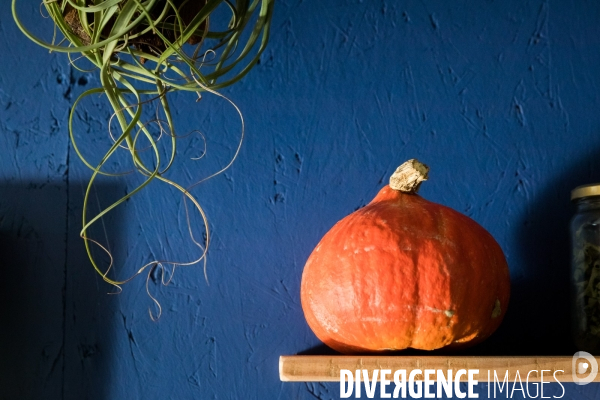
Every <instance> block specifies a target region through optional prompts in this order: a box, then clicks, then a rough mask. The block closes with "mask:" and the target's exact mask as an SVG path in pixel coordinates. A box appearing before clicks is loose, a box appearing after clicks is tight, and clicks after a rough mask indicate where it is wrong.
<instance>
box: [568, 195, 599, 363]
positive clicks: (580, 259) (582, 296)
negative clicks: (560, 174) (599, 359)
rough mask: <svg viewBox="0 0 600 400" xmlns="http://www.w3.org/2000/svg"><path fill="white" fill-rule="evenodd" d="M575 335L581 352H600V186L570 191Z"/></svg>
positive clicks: (573, 324)
mask: <svg viewBox="0 0 600 400" xmlns="http://www.w3.org/2000/svg"><path fill="white" fill-rule="evenodd" d="M571 201H573V202H574V204H575V207H576V211H575V215H574V216H573V218H572V219H571V226H570V230H571V245H572V258H571V306H572V332H573V339H574V341H575V346H576V347H577V349H578V350H583V351H587V352H588V353H592V354H598V353H600V184H594V185H586V186H579V187H577V188H575V189H574V190H573V191H572V192H571Z"/></svg>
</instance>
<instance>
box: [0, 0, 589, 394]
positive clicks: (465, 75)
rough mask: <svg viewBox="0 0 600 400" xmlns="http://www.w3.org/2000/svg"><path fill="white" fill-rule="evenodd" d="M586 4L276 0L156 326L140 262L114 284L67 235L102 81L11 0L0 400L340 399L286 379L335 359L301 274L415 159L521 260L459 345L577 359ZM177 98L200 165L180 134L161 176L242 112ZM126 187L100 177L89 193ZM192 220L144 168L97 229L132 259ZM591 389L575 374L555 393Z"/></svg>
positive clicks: (186, 169)
mask: <svg viewBox="0 0 600 400" xmlns="http://www.w3.org/2000/svg"><path fill="white" fill-rule="evenodd" d="M21 3H23V4H21V7H20V10H21V14H22V19H23V21H24V22H25V23H26V24H27V25H28V26H30V27H32V29H34V30H36V31H37V32H40V33H43V32H45V33H47V34H50V33H51V31H50V30H43V29H42V27H43V24H42V23H40V21H44V20H42V19H41V17H40V15H39V8H38V6H39V2H37V1H28V0H22V1H21ZM444 3H446V5H444ZM599 21H600V3H598V2H595V1H574V2H570V1H557V0H553V1H540V0H535V1H490V0H487V1H454V2H434V1H402V2H400V1H358V0H357V1H327V2H321V1H315V0H313V1H291V0H278V2H277V4H276V10H275V14H274V20H273V30H272V36H271V42H270V45H269V47H268V49H267V51H266V52H265V53H264V55H263V57H262V59H261V63H260V65H259V66H258V67H257V68H255V69H254V70H253V71H252V72H251V73H250V75H249V76H247V77H246V79H245V80H244V81H242V82H240V83H239V84H237V85H236V86H234V87H231V88H229V89H227V90H225V91H224V92H223V93H224V94H226V95H227V96H229V97H230V98H231V99H232V100H234V101H235V103H236V104H237V105H238V106H239V107H240V108H241V110H242V112H243V113H244V117H245V121H246V127H247V131H246V138H245V142H244V144H243V148H242V150H241V153H240V156H239V158H238V159H237V161H236V162H235V164H234V165H233V167H232V168H231V169H230V170H229V171H228V172H226V173H225V174H223V175H221V176H219V177H217V178H215V179H213V180H210V181H208V182H206V183H204V184H202V185H200V186H198V187H197V188H195V189H194V193H195V194H196V195H197V196H198V198H199V199H200V202H201V203H202V205H203V206H204V207H205V209H206V212H207V213H208V217H209V220H210V224H211V228H212V232H213V241H212V244H211V248H210V252H209V257H208V264H207V274H208V278H209V283H208V284H207V282H206V281H205V279H204V274H203V271H202V266H196V267H191V268H181V269H179V270H178V271H177V273H176V275H175V278H174V280H173V282H172V283H171V284H170V285H169V286H167V287H162V286H161V285H160V284H157V283H156V282H158V281H157V280H156V279H151V280H150V290H151V291H152V293H154V294H155V295H156V296H157V297H158V298H159V300H160V303H161V305H162V306H163V315H162V317H161V319H160V320H159V321H158V322H153V321H152V320H151V319H150V318H149V316H148V309H149V307H150V308H152V307H153V304H152V302H151V300H150V299H149V298H148V296H147V295H146V291H145V290H146V289H145V281H144V278H143V277H141V278H140V279H137V280H135V281H133V282H132V283H130V284H129V285H126V286H125V287H124V292H123V293H121V294H118V295H107V293H108V292H110V291H112V290H113V289H112V288H111V287H110V286H108V285H106V284H105V283H104V282H103V281H102V280H101V279H100V278H99V277H98V276H97V275H96V274H95V273H94V272H93V270H92V268H91V266H90V265H89V262H88V261H87V259H86V256H85V254H84V252H83V249H82V243H81V241H80V239H79V238H78V234H79V229H80V228H79V227H80V219H81V216H80V215H81V197H82V189H83V187H84V185H85V184H86V182H87V178H88V177H89V175H90V173H89V170H86V169H85V167H84V166H83V164H82V163H81V162H80V161H79V159H78V158H77V157H76V155H75V154H74V152H73V148H72V146H70V144H69V140H68V132H67V116H68V113H69V109H70V106H71V105H72V103H73V101H74V99H75V98H76V96H77V95H78V94H79V93H81V91H82V90H84V89H87V88H90V87H94V86H96V85H97V84H98V80H97V77H96V75H95V74H94V73H85V72H79V71H76V70H75V69H73V68H71V67H70V66H69V64H68V63H67V59H66V57H65V56H64V55H60V54H59V55H56V54H49V53H48V52H46V51H45V50H43V49H41V48H39V47H37V46H36V45H34V44H32V43H31V42H29V41H28V40H27V39H26V38H24V37H23V36H22V35H21V33H20V32H19V31H18V30H17V29H16V27H15V26H14V23H13V22H12V19H11V16H10V11H9V9H8V5H7V4H3V5H2V9H1V11H0V54H1V55H2V56H1V57H2V62H1V63H0V252H1V253H2V254H1V257H0V259H1V260H2V261H1V262H0V266H1V268H2V275H3V276H2V279H0V282H1V283H0V298H1V299H2V301H1V307H0V309H1V311H0V320H2V324H1V325H0V326H1V327H0V334H1V335H2V340H1V341H0V398H1V399H17V398H18V399H40V398H44V399H83V398H88V399H93V400H105V399H124V398H147V399H167V398H172V399H212V398H220V399H222V398H226V399H240V398H256V399H292V398H293V399H296V398H298V399H304V398H306V399H310V398H319V399H330V398H338V396H339V387H338V385H337V384H326V385H324V384H302V383H281V382H279V378H278V357H279V355H281V354H297V353H313V354H315V353H316V354H318V353H325V352H327V350H326V349H324V348H323V347H320V342H319V341H318V340H317V339H316V337H315V336H314V335H313V334H312V333H311V332H310V330H309V328H308V327H307V325H306V323H305V321H304V318H303V315H302V309H301V306H300V302H299V285H300V277H301V273H302V267H303V264H304V261H305V260H306V258H307V257H308V255H309V253H310V252H311V250H312V249H313V247H314V246H315V245H316V243H317V242H318V240H319V239H320V237H321V236H322V235H323V234H324V233H325V232H326V231H327V230H328V229H329V228H330V227H331V226H332V225H333V224H334V223H335V222H336V221H337V220H339V219H340V218H342V217H343V216H345V215H347V214H348V213H350V212H352V211H353V210H355V209H356V208H358V207H360V206H362V205H364V204H366V203H367V202H368V201H369V200H370V199H371V198H372V197H373V196H374V195H375V194H376V193H377V191H378V190H379V188H381V186H382V185H383V184H384V183H385V182H386V180H387V177H388V176H389V175H390V174H391V172H393V170H394V169H395V168H396V167H397V166H398V165H399V164H400V163H401V162H403V161H405V160H406V159H409V158H418V159H420V160H421V161H423V162H425V163H427V164H429V165H430V167H431V173H430V180H429V181H428V182H426V183H425V184H424V185H423V186H422V189H421V192H420V193H421V195H422V196H424V197H426V198H428V199H430V200H433V201H436V202H439V203H443V204H445V205H448V206H450V207H453V208H455V209H457V210H459V211H461V212H463V213H465V214H467V215H469V216H471V217H472V218H474V219H475V220H476V221H478V222H479V223H480V224H482V225H483V226H484V227H485V228H486V229H488V230H489V231H490V232H491V233H492V234H493V235H494V236H495V237H496V239H497V240H498V241H499V243H500V244H501V246H502V248H503V249H504V251H505V253H506V256H507V259H508V262H509V265H510V269H511V279H512V285H513V293H512V298H511V306H510V308H509V311H508V314H507V316H506V319H505V321H504V323H503V325H502V327H501V328H500V330H499V331H498V332H497V334H495V335H494V336H493V337H492V338H490V339H489V340H488V341H487V342H486V343H483V344H482V345H481V346H479V347H478V348H474V349H472V350H470V354H565V355H569V354H572V353H573V351H574V349H573V348H572V345H571V343H570V342H569V338H568V317H569V308H568V295H567V288H566V278H567V277H568V268H569V266H568V253H569V245H568V235H567V224H568V220H569V218H570V215H571V213H572V209H571V206H570V204H569V200H568V199H569V191H570V190H571V189H572V188H573V187H575V186H577V185H579V184H583V183H590V182H595V181H600V158H599V157H598V154H600V113H599V112H598V110H600V95H599V94H600V75H599V74H598V72H597V71H600V51H599V49H600V24H599V23H598V22H599ZM47 37H49V36H47ZM174 106H175V107H176V108H177V110H178V112H177V114H178V115H177V116H176V118H178V123H179V124H180V128H181V132H185V131H188V130H191V129H196V128H198V129H201V130H202V132H203V133H204V134H205V136H206V138H207V143H208V153H207V156H206V157H205V158H204V159H202V160H200V161H197V162H196V161H191V160H189V157H193V156H195V155H196V154H197V152H198V150H197V149H198V148H199V147H200V145H201V144H202V142H201V141H200V140H199V137H198V136H197V135H196V136H191V137H190V138H189V139H188V142H187V144H186V142H182V143H184V144H183V145H182V151H181V155H182V160H184V161H182V162H181V164H178V165H177V166H176V167H175V171H174V173H175V174H176V175H174V176H178V177H179V178H180V179H181V180H182V181H183V182H184V183H186V182H187V183H191V182H193V181H194V179H198V178H201V177H203V176H206V175H208V174H209V173H210V172H212V171H214V170H215V169H216V168H218V167H219V165H223V163H225V162H226V160H227V157H229V156H231V155H232V154H233V151H234V150H235V145H236V140H237V136H236V135H238V134H239V120H238V119H236V115H235V112H234V111H233V110H232V109H231V108H230V107H229V106H227V104H226V103H225V102H223V100H220V99H219V98H216V97H214V96H205V98H204V99H203V100H202V101H201V102H200V103H195V102H194V98H193V97H191V96H188V97H186V96H176V97H175V98H174ZM109 116H110V112H109V110H108V107H107V105H106V104H105V103H104V100H103V99H101V98H95V99H93V100H90V101H89V102H87V103H86V104H84V106H83V107H82V108H81V109H80V110H79V113H78V117H77V118H76V127H77V132H79V135H80V137H79V140H80V141H81V146H84V145H86V146H87V147H85V148H86V149H89V150H88V151H89V155H90V157H92V158H93V157H97V156H98V154H99V152H100V150H101V149H104V148H106V147H107V143H108V140H107V138H106V135H107V122H106V121H107V119H108V117H109ZM194 146H195V147H194ZM119 167H123V166H122V165H120V164H119V163H117V164H116V165H115V168H119ZM132 187H133V183H132V182H129V181H127V180H106V181H101V182H99V184H98V185H97V187H96V190H95V193H96V194H97V197H96V198H95V200H94V201H95V202H97V203H98V204H104V205H106V204H109V202H110V201H111V200H113V201H114V199H116V198H118V197H119V196H120V195H122V194H123V193H125V192H126V191H127V190H128V189H131V188H132ZM95 196H96V195H95ZM183 215H184V209H183V207H182V203H181V199H180V197H179V196H178V195H176V193H173V192H171V191H169V190H166V189H165V188H163V187H161V186H160V185H153V186H152V187H151V188H149V190H148V191H147V192H146V193H144V194H142V195H140V196H138V198H136V199H133V200H131V201H130V202H128V203H127V205H126V206H124V207H122V208H121V209H119V210H117V211H116V212H115V213H113V214H112V215H111V217H110V218H109V219H108V220H107V221H106V224H105V225H104V227H102V226H99V227H98V229H99V230H98V231H97V232H96V233H97V234H99V235H100V236H101V237H104V235H106V236H107V237H109V238H110V242H109V243H111V246H112V248H111V249H112V250H113V251H114V252H115V255H117V256H118V258H119V260H120V261H119V260H118V261H119V264H118V265H117V266H116V267H117V268H119V269H120V272H123V273H125V272H127V271H129V272H133V271H134V270H135V269H136V268H138V267H139V266H140V265H141V264H142V263H143V262H145V261H149V260H150V259H152V258H153V257H154V258H156V257H158V258H162V257H163V254H167V255H171V256H178V257H179V256H180V257H181V258H182V259H185V258H188V257H191V256H193V254H194V251H193V250H194V249H193V248H192V247H191V246H190V244H189V241H186V240H185V236H184V235H180V232H181V231H182V230H183V231H184V230H185V222H183V220H182V217H183ZM154 278H157V277H154ZM152 309H153V310H154V308H152ZM479 386H480V387H479V389H480V393H481V396H482V397H485V396H486V393H487V387H486V386H485V385H479ZM549 390H550V391H552V393H550V395H552V394H556V395H560V393H561V389H560V387H558V385H556V387H552V388H551V389H549ZM597 390H598V389H597V385H590V386H586V387H576V386H574V385H566V395H565V398H581V397H583V396H585V397H586V398H595V397H596V396H597V394H596V393H597ZM545 394H546V395H547V393H545ZM515 397H517V396H515Z"/></svg>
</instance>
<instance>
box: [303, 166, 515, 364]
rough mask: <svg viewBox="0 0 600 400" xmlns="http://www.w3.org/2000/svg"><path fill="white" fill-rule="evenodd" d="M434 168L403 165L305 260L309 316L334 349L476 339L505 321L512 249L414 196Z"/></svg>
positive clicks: (459, 343)
mask: <svg viewBox="0 0 600 400" xmlns="http://www.w3.org/2000/svg"><path fill="white" fill-rule="evenodd" d="M428 170H429V169H428V167H427V166H425V165H424V164H421V163H419V162H418V161H416V160H409V161H407V162H406V163H404V164H403V165H401V166H400V167H399V168H398V169H397V170H396V172H395V173H394V175H392V177H391V178H390V185H386V186H385V187H384V188H383V189H381V191H380V192H379V194H378V195H377V196H376V197H375V198H374V199H373V201H371V203H369V204H368V205H367V206H365V207H363V208H361V209H360V210H358V211H356V212H354V213H352V214H350V215H349V216H347V217H345V218H344V219H342V220H341V221H339V222H338V223H337V224H336V225H335V226H334V227H333V228H332V229H331V230H330V231H329V232H327V234H325V236H324V237H323V239H322V240H321V241H320V243H319V244H318V245H317V247H316V248H315V249H314V251H313V252H312V254H311V255H310V257H309V259H308V261H307V262H306V266H305V267H304V272H303V275H302V285H301V300H302V308H303V310H304V315H305V317H306V320H307V322H308V324H309V326H310V327H311V329H312V330H313V332H314V333H315V334H316V335H317V337H318V338H319V339H321V340H322V341H323V342H324V343H325V344H327V345H328V346H330V347H332V348H333V349H335V350H338V351H340V352H342V353H357V352H380V351H387V350H400V349H405V348H409V347H410V348H415V349H422V350H433V349H438V348H442V347H447V346H465V345H472V344H475V343H478V342H480V341H482V340H484V339H485V338H487V337H488V336H489V335H491V334H492V333H493V332H494V331H495V330H496V329H497V328H498V326H499V325H500V322H501V321H502V318H503V317H504V314H505V312H506V308H507V306H508V300H509V293H510V279H509V272H508V266H507V264H506V259H505V257H504V254H503V253H502V250H501V249H500V246H499V245H498V243H497V242H496V241H495V240H494V238H493V237H492V236H491V235H490V234H489V233H488V232H487V231H486V230H485V229H484V228H482V227H481V226H480V225H479V224H477V223H476V222H475V221H473V220H472V219H470V218H469V217H467V216H465V215H463V214H460V213H459V212H457V211H454V210H452V209H451V208H448V207H445V206H442V205H439V204H436V203H433V202H430V201H427V200H425V199H423V198H422V197H421V196H419V195H418V194H416V190H417V189H418V187H419V185H420V183H421V182H422V181H423V180H426V179H427V173H428Z"/></svg>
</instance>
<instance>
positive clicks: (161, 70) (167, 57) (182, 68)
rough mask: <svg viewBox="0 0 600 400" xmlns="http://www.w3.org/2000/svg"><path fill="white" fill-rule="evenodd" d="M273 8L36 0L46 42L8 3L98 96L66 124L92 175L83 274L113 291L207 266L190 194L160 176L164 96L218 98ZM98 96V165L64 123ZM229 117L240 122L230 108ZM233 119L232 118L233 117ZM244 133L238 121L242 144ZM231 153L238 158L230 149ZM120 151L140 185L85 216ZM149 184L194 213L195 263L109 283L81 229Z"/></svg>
mask: <svg viewBox="0 0 600 400" xmlns="http://www.w3.org/2000/svg"><path fill="white" fill-rule="evenodd" d="M273 2H274V0H236V1H234V0H231V1H230V0H43V2H42V6H43V7H42V9H44V10H45V12H47V14H48V15H49V16H50V18H51V19H52V21H53V22H54V25H55V34H54V37H53V38H52V40H51V41H44V40H41V39H39V38H38V37H36V36H35V35H33V34H32V33H31V32H30V31H29V30H28V29H27V28H26V27H25V26H24V25H23V24H22V22H21V21H20V20H19V17H18V15H17V11H16V10H17V7H16V5H17V0H13V1H12V12H13V17H14V20H15V22H16V24H17V25H18V27H19V28H20V29H21V31H23V33H24V34H25V35H26V36H27V37H29V38H30V39H31V40H33V41H34V42H35V43H37V44H39V45H40V46H43V47H45V48H47V49H49V50H50V51H55V52H64V53H68V54H69V59H70V61H71V64H72V65H73V66H74V67H75V68H77V64H76V61H77V60H76V59H74V57H73V55H74V54H75V55H77V57H78V58H81V57H79V55H82V56H83V57H84V58H85V59H87V60H89V62H91V63H92V64H93V66H94V68H95V69H96V70H97V71H98V74H99V79H100V83H101V87H99V88H94V89H90V90H87V91H85V92H84V93H82V94H81V95H80V96H79V97H78V98H77V99H76V100H75V102H74V104H73V107H72V109H71V113H70V117H69V134H70V136H71V142H72V145H73V148H74V150H75V151H76V153H77V154H78V156H79V157H80V159H81V160H82V161H83V163H84V164H85V165H86V166H87V167H89V168H90V169H91V171H92V173H91V177H90V180H89V183H88V185H87V188H86V190H85V196H84V204H83V226H82V229H81V237H82V238H83V239H84V242H85V246H86V250H87V253H88V256H89V258H90V260H91V263H92V265H93V266H94V268H95V269H96V271H97V272H98V273H99V274H100V275H101V276H102V278H103V279H104V280H105V281H106V282H108V283H110V284H112V285H115V286H116V287H118V288H120V285H122V284H124V283H126V282H127V281H129V280H131V279H132V278H133V277H135V276H137V275H139V274H141V273H142V272H143V271H146V272H148V274H150V272H151V271H152V270H153V269H155V268H162V267H163V266H164V265H165V264H170V265H171V266H172V267H173V269H174V268H175V267H176V266H179V265H189V264H194V263H198V262H201V261H203V262H204V263H206V257H205V256H206V251H207V248H208V244H209V237H210V236H209V235H208V225H207V220H206V216H205V214H204V211H203V209H202V207H201V206H200V204H199V203H198V201H197V200H196V199H195V198H194V196H193V195H192V194H191V193H190V191H189V189H190V187H189V186H188V187H187V188H186V187H184V186H182V185H180V184H178V183H177V182H175V181H174V180H172V179H170V178H167V176H166V172H167V171H168V170H169V169H170V168H171V167H172V165H173V162H174V159H175V155H176V143H177V140H178V135H176V134H175V127H174V122H173V116H172V112H171V110H170V108H169V97H170V96H171V94H172V93H174V92H178V91H179V92H192V93H196V94H197V95H198V96H200V95H201V94H202V93H204V92H209V93H213V94H216V95H217V96H220V97H222V98H224V97H223V96H222V95H220V94H218V93H217V90H219V89H221V88H223V87H225V86H228V85H231V84H233V83H235V82H237V81H238V80H240V79H241V78H242V77H243V76H244V75H246V73H248V71H249V70H250V69H251V68H252V67H253V66H254V65H255V64H256V63H257V61H258V59H259V57H260V54H261V53H262V51H263V50H264V48H265V46H266V44H267V39H268V36H269V28H270V20H271V14H272V10H273ZM224 10H225V12H226V13H227V15H228V17H226V18H228V24H227V26H226V27H224V28H221V29H218V30H217V29H212V25H213V24H212V22H213V17H214V18H216V20H217V21H223V13H224ZM217 11H218V13H217ZM215 25H217V24H215ZM56 28H57V29H56ZM58 31H60V33H59V32H58ZM60 35H62V37H60ZM98 94H104V95H105V96H106V98H107V99H108V102H109V103H110V105H111V108H112V111H113V114H112V117H111V118H110V121H108V126H109V128H108V130H109V132H108V133H109V135H107V137H108V138H109V139H110V140H111V142H109V145H108V146H107V149H106V151H105V153H104V155H103V156H102V157H101V160H100V161H99V162H97V163H96V162H91V161H89V160H88V158H86V157H85V156H84V155H83V151H82V149H80V147H78V143H77V141H76V140H75V135H74V127H73V119H74V115H75V113H76V110H77V107H78V105H79V104H80V103H81V101H82V100H83V99H85V98H87V97H88V96H92V95H98ZM226 100H227V101H229V100H228V99H226ZM229 102H230V103H231V104H232V105H233V106H234V107H235V105H234V104H233V103H232V102H231V101H229ZM155 104H156V105H157V106H156V105H155ZM149 106H152V107H158V110H157V117H156V119H155V120H154V121H153V122H154V124H155V125H156V126H158V127H159V128H160V133H161V135H159V137H163V139H164V138H165V137H166V138H168V141H169V143H170V148H171V150H170V152H169V153H170V155H169V156H167V157H166V159H161V152H160V151H159V149H158V145H157V141H158V139H157V137H156V135H153V134H152V133H151V132H150V128H149V123H148V121H144V120H143V118H142V115H143V109H144V107H149ZM235 109H236V111H237V112H238V113H239V110H238V109H237V107H235ZM239 115H240V118H241V113H240V114H239ZM113 119H114V120H116V123H115V124H111V122H112V121H113ZM113 125H116V126H118V130H119V131H118V132H114V128H112V127H113ZM243 129H244V128H243V119H242V136H241V137H243ZM163 133H166V135H163ZM142 140H145V141H147V142H148V143H149V145H148V146H145V147H147V149H149V150H150V152H151V153H152V159H151V160H150V161H149V160H148V157H142V155H141V151H142V149H141V145H140V143H141V142H142ZM240 144H241V141H240ZM237 150H238V151H239V146H238V148H237ZM122 152H125V153H126V154H127V159H128V160H129V161H130V163H131V170H132V171H134V172H135V173H136V174H141V175H142V176H143V182H142V183H141V184H139V185H138V186H137V187H135V188H134V189H133V190H131V191H129V192H128V193H127V194H126V195H124V196H123V197H122V198H121V199H120V200H118V201H116V202H114V203H113V204H111V205H110V206H108V207H106V208H104V209H103V210H102V211H100V212H99V213H97V214H95V215H93V216H89V215H88V214H90V211H89V210H90V207H89V203H90V193H91V188H92V185H93V183H94V181H95V180H96V179H97V178H98V177H99V176H102V175H104V176H117V175H119V174H115V173H111V172H107V171H108V168H107V165H108V164H107V163H108V162H109V160H110V161H112V160H113V159H114V157H116V154H118V153H122ZM236 155H237V151H236V153H235V155H234V157H233V158H232V159H231V161H230V162H229V163H228V164H227V165H226V166H225V167H224V168H223V169H221V170H220V171H219V172H217V173H216V174H218V173H220V172H222V171H223V170H225V169H226V168H228V167H229V166H230V165H231V162H233V159H234V158H235V156H236ZM216 174H213V175H211V176H209V178H210V177H212V176H214V175H216ZM205 179H207V178H205ZM205 179H204V180H205ZM152 181H160V182H163V183H166V184H168V185H170V186H172V187H174V188H175V189H177V190H178V191H180V192H181V193H182V194H183V196H184V202H185V203H186V204H187V202H191V204H193V205H194V207H195V209H196V210H197V211H198V212H199V214H200V216H201V218H202V220H203V221H204V226H205V233H206V234H205V236H204V239H203V241H197V240H196V239H195V238H194V237H193V235H192V234H191V231H192V230H191V228H190V235H191V236H192V237H191V238H192V240H193V241H194V243H196V245H197V246H198V247H199V248H200V249H201V255H200V256H199V257H198V258H197V259H196V260H193V261H191V262H175V261H170V262H162V261H152V262H150V263H147V264H145V265H143V266H142V267H141V268H139V269H138V270H137V272H136V273H135V274H134V275H133V276H130V277H129V278H127V279H121V280H119V279H113V278H109V276H108V272H109V270H110V268H111V266H112V256H111V262H110V265H108V266H102V265H100V263H99V262H98V261H97V259H96V257H94V255H93V252H92V251H91V245H92V244H96V245H99V246H100V247H101V248H103V249H104V250H106V248H105V247H103V246H101V245H100V244H99V242H98V241H96V240H94V239H92V238H91V237H90V235H89V230H90V227H91V226H92V225H93V224H94V223H96V222H98V221H99V220H100V219H101V218H102V217H103V216H105V215H106V214H107V213H109V212H110V211H111V210H113V209H114V208H115V207H117V206H119V205H120V204H122V203H123V202H125V201H126V200H128V199H129V198H130V197H132V196H133V195H135V194H136V193H138V192H139V191H140V190H142V189H143V188H144V187H146V186H147V185H148V184H149V183H150V182H152ZM186 211H187V207H186ZM188 224H189V219H188ZM106 251H107V250H106ZM109 255H110V252H109ZM205 266H206V264H205ZM171 276H172V275H171ZM157 304H158V303H157ZM159 307H160V306H159Z"/></svg>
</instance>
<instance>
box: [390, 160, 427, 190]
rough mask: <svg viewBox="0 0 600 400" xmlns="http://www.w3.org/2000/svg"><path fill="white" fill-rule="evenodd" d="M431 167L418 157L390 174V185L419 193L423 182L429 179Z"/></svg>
mask: <svg viewBox="0 0 600 400" xmlns="http://www.w3.org/2000/svg"><path fill="white" fill-rule="evenodd" d="M428 172H429V167H428V166H427V165H425V164H423V163H421V162H419V161H418V160H416V159H414V158H413V159H410V160H408V161H406V162H405V163H404V164H402V165H401V166H399V167H398V168H397V169H396V171H395V172H394V173H393V174H392V176H390V187H391V188H392V189H394V190H399V191H401V192H404V193H417V191H418V190H419V186H420V185H421V182H423V181H426V180H427V173H428Z"/></svg>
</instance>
